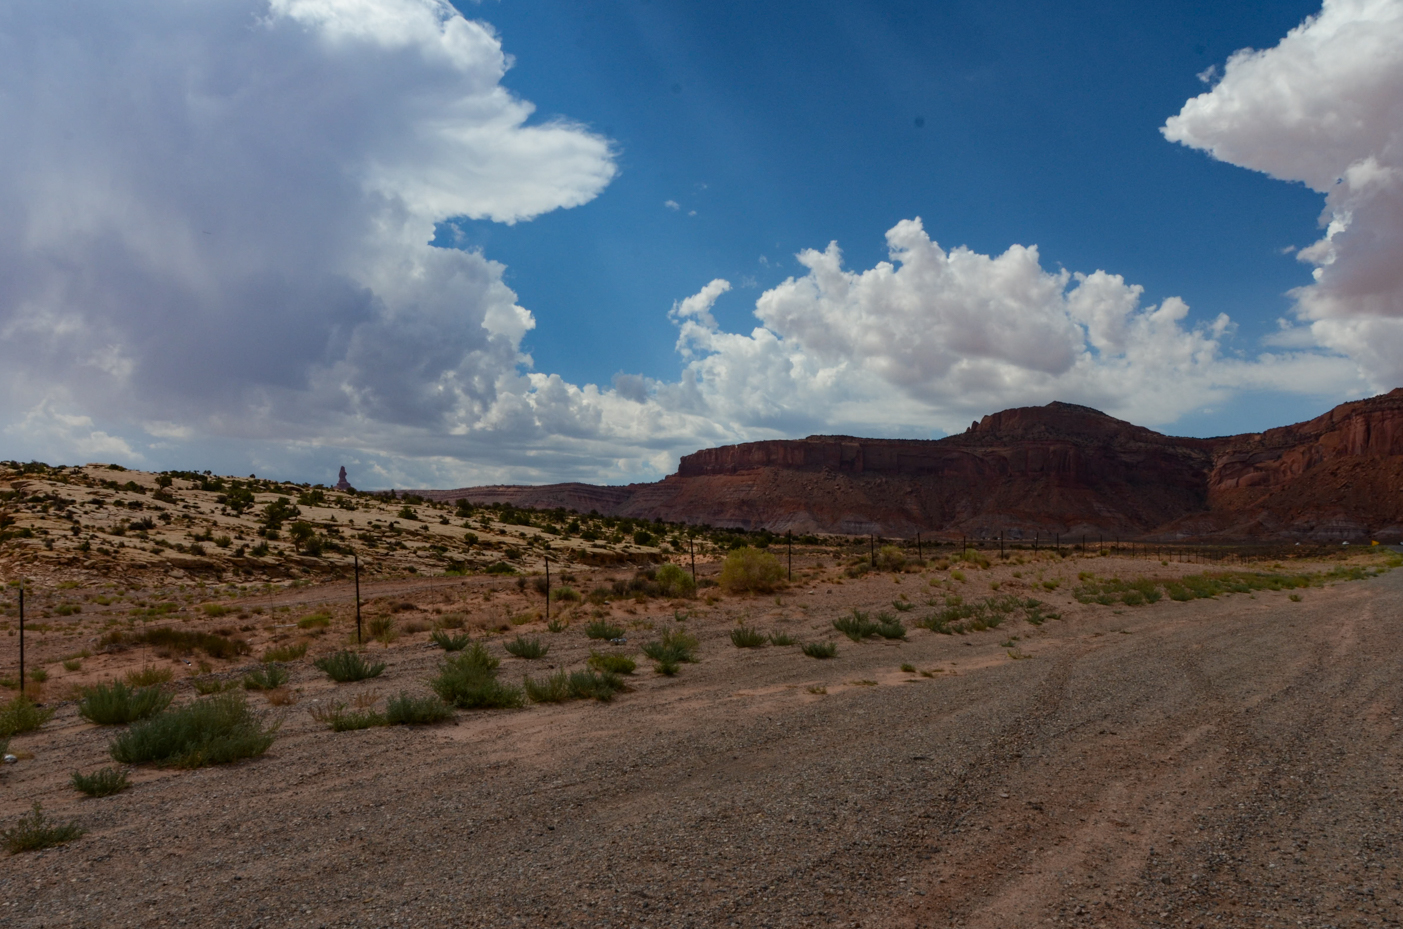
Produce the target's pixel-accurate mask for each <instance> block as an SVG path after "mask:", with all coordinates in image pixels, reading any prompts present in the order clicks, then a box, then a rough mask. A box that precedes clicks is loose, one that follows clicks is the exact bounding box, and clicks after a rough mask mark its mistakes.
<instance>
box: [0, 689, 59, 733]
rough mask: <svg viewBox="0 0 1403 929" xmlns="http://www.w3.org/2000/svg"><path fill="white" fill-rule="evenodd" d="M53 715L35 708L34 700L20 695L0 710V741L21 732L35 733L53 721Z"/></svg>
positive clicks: (50, 711) (48, 710)
mask: <svg viewBox="0 0 1403 929" xmlns="http://www.w3.org/2000/svg"><path fill="white" fill-rule="evenodd" d="M53 715H54V711H53V710H51V709H48V708H46V707H39V706H35V705H34V701H33V700H30V699H29V697H27V696H25V695H24V694H20V695H19V696H18V697H15V698H14V699H13V700H11V701H10V702H9V703H7V704H5V706H4V708H3V709H0V739H8V738H9V737H10V736H12V735H19V734H20V733H21V732H33V731H34V730H36V729H38V728H39V727H40V726H42V725H44V723H46V722H48V721H49V720H50V719H52V718H53Z"/></svg>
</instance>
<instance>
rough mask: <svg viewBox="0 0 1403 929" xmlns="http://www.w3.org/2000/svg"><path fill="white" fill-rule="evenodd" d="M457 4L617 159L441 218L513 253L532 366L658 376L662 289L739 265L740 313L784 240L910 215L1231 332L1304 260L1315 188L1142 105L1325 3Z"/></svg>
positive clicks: (777, 269) (1255, 322) (1217, 423)
mask: <svg viewBox="0 0 1403 929" xmlns="http://www.w3.org/2000/svg"><path fill="white" fill-rule="evenodd" d="M459 6H460V8H461V9H464V10H465V12H467V13H468V14H469V15H473V14H474V13H479V14H480V15H482V16H483V17H484V18H487V19H488V20H489V21H490V22H492V24H493V25H494V26H496V27H497V29H498V30H499V31H500V32H501V34H502V37H503V40H504V43H505V45H506V47H507V49H508V50H509V51H510V52H511V53H512V54H513V55H515V56H516V64H515V66H514V67H513V69H512V70H511V71H510V72H508V74H507V77H506V80H505V84H506V86H508V87H510V88H511V89H512V90H514V91H516V92H517V93H519V94H521V95H522V96H523V97H525V98H527V99H529V100H531V101H533V102H534V103H535V104H536V105H537V106H538V107H539V108H540V109H539V114H540V116H542V117H547V118H548V117H550V116H552V115H556V114H560V115H567V116H569V117H570V118H574V119H578V120H582V121H584V122H586V123H588V124H589V125H591V126H592V127H594V128H596V129H599V130H600V131H602V132H604V133H605V134H606V135H608V136H609V137H610V138H611V139H613V140H614V142H615V144H616V145H617V146H618V148H619V152H620V157H619V163H620V167H621V171H620V174H619V177H618V179H617V180H615V181H614V182H613V183H612V184H611V185H610V187H609V188H608V190H607V191H606V192H605V193H604V194H602V195H601V196H600V197H598V198H597V199H595V200H594V201H592V202H590V203H589V204H587V205H585V206H582V207H578V208H576V209H573V210H568V211H558V212H554V213H551V214H548V215H545V216H542V217H539V218H538V219H535V220H533V221H532V222H529V223H520V224H516V225H513V226H504V225H502V224H498V223H491V222H485V221H484V222H471V221H466V222H457V223H453V224H451V226H452V228H453V229H456V230H457V234H456V235H455V234H454V233H453V232H452V231H451V230H444V232H443V233H442V234H441V236H440V238H439V240H438V241H439V242H440V243H443V244H447V243H449V242H461V243H467V244H469V245H471V246H476V247H480V248H482V249H483V250H484V251H485V252H486V253H487V254H488V255H489V257H492V258H494V259H496V260H499V261H502V262H504V263H505V264H506V265H507V267H508V269H509V271H508V274H507V281H508V282H509V283H510V285H511V286H512V288H513V289H514V290H516V291H517V293H518V294H520V296H521V301H522V303H523V305H525V306H528V307H530V308H531V310H532V312H534V313H535V314H536V315H537V317H538V319H539V321H540V325H539V327H538V328H537V329H536V330H535V331H534V332H533V333H532V334H531V335H530V336H529V337H528V338H527V340H526V347H527V349H528V350H529V351H530V352H531V354H532V356H533V357H534V359H535V361H536V366H537V367H538V368H540V369H541V370H547V371H555V372H559V373H560V374H561V375H562V376H564V377H566V378H567V379H570V380H573V381H576V382H581V383H583V382H589V381H594V382H597V383H607V382H608V380H609V379H610V378H611V377H612V376H613V374H614V373H616V372H618V371H624V372H639V373H643V374H646V375H648V376H651V377H657V378H666V377H671V376H673V375H674V373H675V369H676V365H677V362H676V356H675V354H674V352H673V343H674V342H675V341H676V332H675V330H674V328H673V327H672V326H671V325H669V323H668V320H667V318H666V316H665V314H664V313H663V312H662V310H664V309H665V308H666V307H668V306H670V305H671V304H672V303H673V302H674V301H676V300H678V299H681V298H682V297H684V296H686V295H687V294H689V293H691V292H692V291H693V290H695V289H697V287H699V286H700V285H701V284H703V283H705V282H706V281H708V280H711V279H712V278H715V277H722V278H726V279H728V280H730V281H732V282H733V283H735V284H737V285H738V286H737V287H736V289H735V290H734V291H732V292H731V293H729V294H727V295H726V296H724V297H722V298H721V299H720V300H719V301H718V302H717V304H716V307H715V309H714V313H715V315H716V316H717V318H718V320H719V321H720V322H721V323H722V325H723V326H725V327H728V328H731V329H739V330H742V331H744V330H745V329H748V328H749V327H750V326H752V325H754V320H753V318H752V317H751V313H752V311H753V309H754V297H755V296H756V295H757V293H758V289H762V288H766V287H770V286H773V285H774V284H777V283H779V282H780V281H782V280H783V279H784V278H786V277H789V276H791V275H793V274H795V273H798V272H800V271H801V270H802V269H801V268H800V267H799V266H798V264H797V263H796V262H795V261H794V257H793V256H794V255H795V253H797V252H798V251H800V250H801V249H804V248H822V247H824V246H825V245H827V244H828V242H829V241H831V240H835V239H836V240H837V241H838V242H839V243H840V244H841V245H842V246H843V248H844V253H845V254H846V255H847V257H848V259H849V263H850V264H852V265H854V266H859V267H867V266H870V265H871V264H874V263H875V262H876V261H878V260H881V259H882V258H884V257H885V246H884V242H883V238H882V236H883V233H884V232H885V231H886V230H887V229H888V228H890V227H891V226H892V225H893V224H894V223H896V222H897V221H898V220H901V219H904V218H909V217H912V216H920V217H921V218H922V219H923V220H924V222H925V226H926V229H927V230H928V231H929V232H930V234H931V237H932V238H933V239H935V240H937V241H938V242H940V243H941V244H942V245H946V246H954V245H968V246H970V247H971V248H973V249H975V250H977V251H980V252H984V253H997V252H1001V251H1003V249H1005V248H1007V247H1008V246H1009V245H1011V244H1013V243H1022V244H1029V245H1031V244H1037V245H1038V246H1040V247H1041V250H1042V255H1043V258H1044V264H1045V265H1058V264H1060V265H1063V266H1065V267H1067V268H1071V269H1080V270H1084V271H1090V270H1095V269H1105V270H1108V271H1111V272H1114V273H1118V274H1122V275H1124V276H1125V277H1126V278H1127V279H1128V280H1131V281H1134V282H1136V283H1138V284H1141V285H1143V286H1144V287H1145V290H1146V298H1147V299H1148V300H1151V301H1155V300H1160V299H1162V298H1164V297H1167V296H1181V297H1183V298H1184V299H1185V300H1186V301H1187V302H1188V303H1189V305H1190V306H1191V307H1192V308H1193V315H1194V316H1195V317H1198V318H1203V319H1212V318H1213V317H1214V316H1216V315H1217V314H1218V313H1219V312H1226V313H1228V314H1229V315H1231V316H1232V317H1233V319H1234V320H1235V321H1236V322H1237V323H1238V325H1239V327H1240V328H1239V330H1238V339H1239V340H1240V341H1242V342H1244V343H1246V344H1249V345H1250V344H1251V342H1252V340H1254V339H1255V338H1257V337H1260V336H1262V335H1265V334H1267V333H1269V332H1272V331H1274V330H1276V329H1277V324H1276V320H1277V318H1278V317H1280V316H1282V315H1283V314H1284V313H1286V311H1287V309H1288V307H1289V306H1290V300H1289V298H1288V297H1287V296H1286V291H1287V290H1289V289H1290V288H1293V287H1298V286H1301V285H1303V284H1306V283H1309V281H1310V269H1309V267H1307V266H1305V265H1303V264H1301V263H1300V262H1298V261H1296V260H1295V258H1294V256H1293V255H1289V254H1283V252H1282V250H1283V249H1284V248H1286V247H1288V246H1292V245H1295V246H1297V247H1299V246H1302V245H1304V244H1306V243H1308V242H1311V241H1313V240H1314V239H1315V238H1317V237H1318V236H1319V230H1318V228H1317V222H1316V219H1317V216H1318V214H1319V210H1320V202H1319V197H1318V195H1316V194H1314V193H1312V192H1311V191H1309V190H1307V189H1306V188H1305V187H1304V186H1302V185H1299V184H1283V183H1281V182H1280V181H1276V180H1273V179H1271V178H1268V177H1265V176H1263V175H1261V174H1257V173H1255V172H1248V171H1243V170H1241V169H1240V168H1236V167H1233V166H1231V165H1226V164H1222V163H1220V162H1216V161H1213V160H1212V159H1210V158H1208V157H1206V156H1204V155H1203V154H1202V153H1200V152H1195V151H1191V150H1188V149H1185V148H1183V147H1181V146H1177V145H1172V144H1169V143H1168V142H1166V141H1165V139H1164V137H1163V136H1162V135H1161V134H1160V132H1159V127H1160V126H1161V125H1162V124H1163V123H1164V120H1165V119H1166V118H1167V117H1168V116H1170V115H1172V114H1174V113H1175V112H1177V111H1178V109H1179V107H1180V106H1182V105H1183V102H1184V101H1185V100H1186V99H1188V98H1189V97H1192V96H1194V95H1196V94H1198V93H1201V92H1202V91H1203V90H1204V84H1203V82H1202V81H1200V80H1199V78H1198V77H1197V75H1199V74H1200V73H1202V72H1203V71H1204V70H1205V69H1206V68H1208V67H1210V66H1211V65H1214V64H1217V65H1218V66H1219V67H1221V65H1222V62H1223V61H1224V60H1225V59H1226V58H1227V56H1228V55H1229V54H1230V53H1231V52H1233V51H1235V50H1237V49H1239V48H1244V47H1254V48H1260V47H1264V46H1269V45H1272V44H1275V42H1276V41H1277V40H1278V39H1279V38H1280V37H1281V36H1282V35H1284V34H1285V33H1286V31H1287V30H1289V29H1290V28H1291V27H1293V26H1295V25H1297V24H1298V23H1300V21H1301V20H1302V19H1304V18H1305V17H1306V16H1308V15H1310V14H1311V13H1313V12H1315V11H1316V10H1317V9H1318V4H1313V3H1280V4H1257V3H1251V4H1249V3H1236V4H1234V3H1221V4H1203V3H1165V4H1153V5H1144V4H1114V3H1067V4H1032V3H1019V2H1005V3H988V2H980V3H940V4H934V3H890V2H881V3H870V2H869V3H852V2H842V3H836V2H833V3H813V2H805V3H783V2H771V3H765V4H714V3H664V2H650V3H643V2H600V3H578V2H502V3H485V4H483V5H482V6H480V7H478V6H476V5H474V4H461V3H460V4H459ZM918 121H919V123H918ZM667 201H672V202H675V203H677V204H678V205H679V207H680V208H681V209H679V210H675V211H674V210H672V209H669V208H667V207H665V206H664V203H665V202H667ZM692 211H695V212H696V215H690V214H691V212H692ZM762 257H763V259H764V261H763V262H762ZM741 281H753V282H754V283H753V284H751V285H748V286H739V285H740V282H741ZM1333 400H1334V398H1319V399H1318V400H1316V401H1315V402H1314V403H1311V402H1310V401H1306V404H1305V405H1304V406H1303V405H1302V400H1301V398H1299V397H1294V396H1258V395H1255V394H1251V393H1248V394H1244V395H1240V396H1239V397H1237V398H1235V399H1234V400H1233V401H1230V402H1228V403H1225V404H1222V406H1221V408H1219V409H1217V410H1215V412H1214V413H1211V414H1205V413H1202V412H1199V411H1192V412H1190V413H1188V414H1186V415H1185V417H1184V420H1182V421H1181V422H1180V423H1178V424H1176V425H1178V426H1179V428H1178V429H1177V430H1175V431H1179V432H1184V433H1192V434H1205V435H1206V434H1223V433H1232V432H1247V431H1253V430H1257V429H1261V428H1265V427H1268V426H1273V425H1280V424H1282V423H1285V422H1287V421H1292V420H1294V419H1298V418H1301V417H1302V416H1304V415H1315V413H1317V412H1320V411H1323V409H1328V408H1329V406H1330V405H1332V403H1333ZM991 412H992V411H991Z"/></svg>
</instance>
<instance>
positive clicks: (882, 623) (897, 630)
mask: <svg viewBox="0 0 1403 929" xmlns="http://www.w3.org/2000/svg"><path fill="white" fill-rule="evenodd" d="M877 635H879V636H881V637H882V638H884V639H904V638H906V627H905V626H904V625H902V623H901V620H899V619H897V618H896V617H895V616H893V615H892V614H890V613H878V614H877Z"/></svg>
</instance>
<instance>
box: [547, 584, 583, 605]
mask: <svg viewBox="0 0 1403 929" xmlns="http://www.w3.org/2000/svg"><path fill="white" fill-rule="evenodd" d="M550 598H551V601H552V602H553V603H559V602H561V601H564V602H566V603H579V602H580V600H582V599H583V598H582V597H581V596H580V592H579V591H578V590H576V589H575V588H573V587H557V588H556V589H555V590H553V591H551V595H550Z"/></svg>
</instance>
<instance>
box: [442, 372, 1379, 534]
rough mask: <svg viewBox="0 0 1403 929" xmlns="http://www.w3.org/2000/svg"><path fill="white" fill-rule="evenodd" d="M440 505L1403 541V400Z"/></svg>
mask: <svg viewBox="0 0 1403 929" xmlns="http://www.w3.org/2000/svg"><path fill="white" fill-rule="evenodd" d="M426 494H427V495H430V496H435V497H438V498H439V499H454V498H457V497H467V498H469V499H471V500H473V501H475V502H481V503H498V502H500V503H512V504H515V505H518V506H534V507H564V508H567V509H573V510H579V511H581V512H588V511H590V510H597V511H598V512H600V513H603V514H606V515H618V516H632V517H644V518H649V519H652V518H661V519H666V520H669V521H676V522H690V523H704V524H709V525H713V526H732V527H741V528H747V529H756V528H762V527H763V528H768V529H771V530H774V531H784V530H794V531H797V532H836V533H854V534H859V533H867V532H876V533H880V534H883V535H889V536H890V535H912V534H914V533H916V532H924V533H929V534H945V535H970V536H990V535H997V534H998V533H1000V532H1002V533H1004V534H1005V535H1006V536H1007V537H1009V538H1014V539H1019V538H1024V539H1027V538H1033V537H1044V538H1046V537H1049V536H1051V535H1054V534H1062V535H1078V534H1088V535H1100V536H1105V537H1107V538H1111V537H1117V536H1118V537H1121V538H1126V539H1129V538H1166V537H1167V538H1183V537H1203V536H1219V537H1232V538H1238V537H1241V538H1285V539H1291V538H1296V539H1320V540H1325V539H1330V540H1334V539H1362V538H1364V537H1366V536H1368V535H1370V534H1377V533H1379V532H1385V533H1387V532H1394V533H1403V508H1401V507H1403V389H1400V390H1395V391H1393V392H1392V393H1390V394H1387V395H1384V396H1381V397H1375V398H1372V399H1369V400H1361V401H1358V402H1356V403H1347V404H1344V405H1342V406H1340V407H1337V408H1336V409H1334V410H1331V411H1330V412H1329V413H1326V414H1325V415H1323V416H1320V417H1317V418H1316V419H1313V420H1310V421H1309V422H1305V423H1300V424H1297V425H1294V426H1286V427H1282V428H1280V429H1272V430H1269V431H1267V432H1264V433H1261V434H1254V435H1243V436H1230V437H1225V438H1214V439H1196V438H1177V437H1173V436H1167V435H1163V434H1161V433H1158V432H1155V431H1153V430H1151V429H1146V428H1144V427H1142V426H1136V425H1133V424H1131V423H1127V422H1123V421H1121V420H1118V419H1115V418H1113V417H1111V416H1107V415H1106V414H1105V413H1102V412H1100V411H1098V410H1094V409H1090V408H1088V407H1082V406H1076V405H1073V404H1067V403H1050V404H1048V405H1047V406H1041V407H1023V408H1019V409H1012V410H1004V411H1002V412H999V413H993V414H990V415H989V416H985V417H984V418H983V419H982V420H980V421H978V422H976V423H971V425H970V428H969V429H968V430H966V431H965V432H963V433H961V434H959V435H954V436H949V437H947V438H944V439H938V440H934V441H922V440H902V439H862V438H856V437H853V436H809V437H808V438H806V439H796V440H783V441H767V442H750V443H745V444H742V445H730V446H724V447H721V448H712V449H703V450H702V451H698V452H696V453H694V454H691V455H687V456H685V457H684V458H682V460H681V462H680V463H679V466H678V469H677V473H676V474H673V475H670V476H669V477H667V478H666V479H664V480H662V481H659V482H657V483H652V484H632V485H629V486H627V487H597V486H593V485H589V484H555V485H547V486H543V487H525V486H494V487H477V488H463V489H459V490H454V491H430V492H426Z"/></svg>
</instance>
